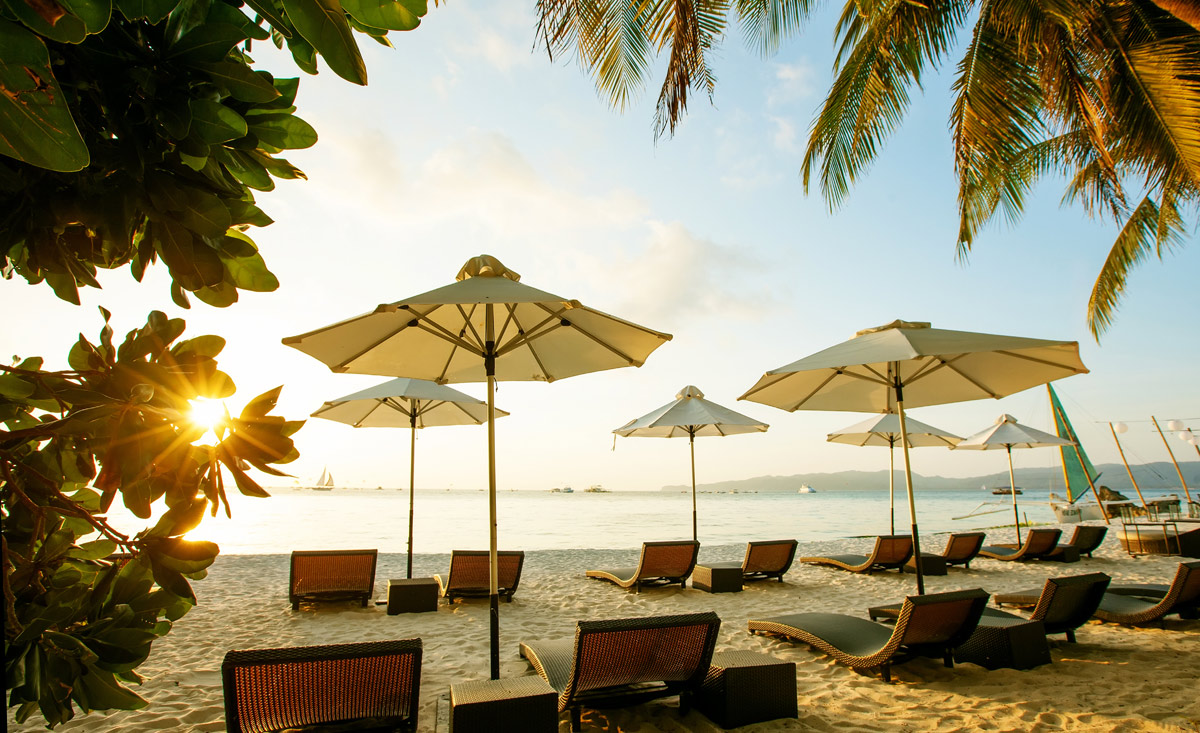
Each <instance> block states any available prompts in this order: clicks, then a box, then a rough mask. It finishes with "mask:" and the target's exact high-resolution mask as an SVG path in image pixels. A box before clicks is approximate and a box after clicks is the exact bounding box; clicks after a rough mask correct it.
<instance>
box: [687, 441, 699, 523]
mask: <svg viewBox="0 0 1200 733" xmlns="http://www.w3.org/2000/svg"><path fill="white" fill-rule="evenodd" d="M688 446H689V447H690V448H691V450H692V541H693V542H699V541H700V537H699V533H698V532H697V531H696V433H695V431H694V430H689V431H688Z"/></svg>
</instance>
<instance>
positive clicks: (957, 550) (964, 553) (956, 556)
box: [938, 532, 987, 570]
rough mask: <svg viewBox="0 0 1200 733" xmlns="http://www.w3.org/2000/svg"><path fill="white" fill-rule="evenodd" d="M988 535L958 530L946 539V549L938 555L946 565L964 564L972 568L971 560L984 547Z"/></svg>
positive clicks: (967, 567)
mask: <svg viewBox="0 0 1200 733" xmlns="http://www.w3.org/2000/svg"><path fill="white" fill-rule="evenodd" d="M985 537H987V535H986V534H984V533H983V532H956V533H955V534H952V535H950V539H948V540H946V550H945V551H944V552H943V553H942V554H941V555H939V556H938V557H940V558H942V561H943V562H945V563H946V565H962V566H963V567H964V568H966V569H967V570H970V569H971V561H972V560H974V559H975V557H976V556H977V555H979V551H980V550H981V549H983V540H984V538H985Z"/></svg>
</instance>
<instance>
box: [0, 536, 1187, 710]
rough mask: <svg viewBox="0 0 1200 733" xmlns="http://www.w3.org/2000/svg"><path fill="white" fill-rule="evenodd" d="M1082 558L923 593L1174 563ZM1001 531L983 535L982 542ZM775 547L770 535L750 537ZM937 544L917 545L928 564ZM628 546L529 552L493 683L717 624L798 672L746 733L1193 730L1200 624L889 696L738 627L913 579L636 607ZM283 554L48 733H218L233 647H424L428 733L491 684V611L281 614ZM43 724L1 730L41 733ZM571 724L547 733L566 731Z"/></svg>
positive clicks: (822, 574) (861, 543)
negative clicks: (638, 628) (662, 627)
mask: <svg viewBox="0 0 1200 733" xmlns="http://www.w3.org/2000/svg"><path fill="white" fill-rule="evenodd" d="M1111 535H1112V533H1111V532H1110V536H1109V538H1108V539H1106V541H1105V543H1104V545H1103V546H1102V547H1101V549H1100V550H1099V551H1098V552H1097V553H1096V557H1095V558H1094V559H1087V558H1084V559H1083V560H1081V561H1080V562H1079V563H1075V564H1072V565H1059V564H1057V563H1045V564H1039V563H1028V564H1013V563H1002V562H997V561H993V560H984V559H979V560H977V561H976V562H974V563H972V568H971V570H969V571H964V570H961V569H952V570H951V571H950V573H949V575H948V576H945V577H930V578H927V581H926V589H927V591H929V592H937V591H946V590H955V589H960V588H975V587H982V588H984V589H986V590H988V591H990V592H993V593H995V592H1003V591H1013V590H1020V589H1024V588H1030V587H1035V586H1036V587H1040V586H1041V584H1042V581H1043V580H1044V578H1045V577H1047V575H1052V576H1065V575H1076V574H1081V573H1086V572H1104V573H1107V574H1109V575H1110V576H1112V577H1113V580H1114V583H1116V582H1125V583H1132V582H1141V583H1146V582H1158V583H1166V582H1169V580H1170V578H1171V577H1172V576H1173V575H1174V572H1175V569H1176V567H1177V565H1178V563H1179V558H1176V557H1161V556H1155V557H1138V558H1131V557H1129V556H1128V555H1127V554H1126V553H1124V552H1123V551H1122V550H1121V548H1120V546H1119V545H1118V544H1117V542H1116V540H1115V539H1114V538H1113V537H1112V536H1111ZM1005 536H1006V535H1005V534H1004V533H1003V531H1002V530H995V532H994V533H993V534H992V539H994V540H996V541H1000V539H1001V538H1002V537H1005ZM761 539H773V538H761ZM944 544H945V539H944V536H938V535H934V536H930V537H928V538H926V539H924V540H923V545H925V546H927V547H932V548H935V549H937V550H940V549H941V548H942V547H944ZM868 549H869V540H865V539H854V540H838V541H833V542H821V543H801V546H800V550H799V553H798V555H812V554H819V553H830V552H865V551H867V550H868ZM742 552H743V548H738V547H729V546H727V547H721V548H703V547H702V548H701V554H700V559H701V562H704V561H710V562H711V561H720V560H740V559H741V555H742ZM636 555H637V552H636V551H635V550H620V551H616V550H603V551H541V552H531V553H528V554H527V558H526V562H525V569H524V573H523V576H522V580H521V585H520V588H519V590H518V592H517V594H516V597H515V598H514V600H513V602H512V603H508V604H501V649H502V658H501V673H502V676H505V677H509V676H522V675H529V674H533V672H532V670H531V668H530V666H529V665H528V663H526V662H525V660H523V659H521V658H520V657H519V655H518V652H517V645H518V642H520V641H526V640H536V639H548V638H559V637H569V636H571V635H572V634H573V633H574V627H575V622H576V621H577V620H580V619H595V618H622V617H633V616H651V615H661V614H670V613H684V612H693V611H706V610H712V611H715V612H716V613H717V614H718V615H719V616H720V617H721V620H722V625H721V632H720V640H719V642H718V646H717V649H718V650H719V651H720V650H753V651H760V652H765V653H767V654H770V655H773V656H775V657H777V658H780V659H784V660H789V661H794V662H795V663H796V666H797V677H796V694H797V696H798V700H799V719H793V720H776V721H771V722H766V723H759V724H755V725H751V726H747V727H745V728H743V729H741V730H746V731H756V732H771V731H793V730H796V731H798V730H815V731H832V730H838V731H960V730H962V731H965V730H991V731H1050V730H1071V731H1196V730H1197V729H1200V695H1197V689H1200V684H1198V682H1197V681H1198V680H1200V621H1196V620H1190V621H1189V620H1180V619H1179V618H1177V617H1171V618H1169V619H1168V620H1167V621H1166V622H1165V623H1163V624H1161V625H1156V626H1151V627H1147V628H1128V627H1122V626H1116V625H1112V624H1101V623H1100V622H1097V621H1091V622H1089V623H1087V624H1085V625H1084V626H1083V627H1082V628H1081V629H1080V630H1079V631H1078V643H1077V644H1068V643H1066V642H1065V641H1062V640H1061V637H1055V640H1052V641H1051V656H1052V658H1053V663H1052V664H1049V665H1044V666H1041V667H1037V668H1035V669H1031V670H1026V671H1016V670H1010V669H1001V670H996V671H988V670H986V669H984V668H982V667H979V666H976V665H973V664H959V665H956V666H955V667H954V668H953V669H946V668H944V667H943V666H942V663H941V661H940V660H935V659H917V660H914V661H911V662H908V663H906V664H902V665H899V666H896V667H894V668H893V672H892V675H893V680H894V681H893V683H892V684H886V683H884V682H883V681H882V680H881V679H880V678H879V675H878V674H873V675H868V674H859V673H856V672H854V671H851V670H850V669H848V668H846V667H844V666H841V665H838V664H837V663H835V662H834V661H833V660H832V659H831V658H830V657H827V656H825V655H824V654H821V653H819V652H816V651H814V650H813V649H811V648H809V647H808V646H806V645H803V644H791V643H788V642H786V641H782V640H778V639H772V638H769V637H763V636H753V635H751V634H749V633H748V632H747V631H746V621H747V619H749V618H752V617H767V616H773V615H779V614H785V613H796V612H802V611H829V612H837V613H846V614H853V615H856V616H861V617H865V616H866V609H867V607H868V606H872V605H878V604H880V603H884V602H896V601H899V600H901V599H902V597H903V596H904V595H906V594H911V593H914V592H915V590H914V588H915V584H914V579H913V576H911V575H900V574H898V573H894V572H889V573H882V574H880V573H877V574H875V575H871V576H866V575H856V574H853V573H848V572H843V571H839V570H835V569H830V568H821V567H813V566H805V565H800V564H796V565H794V566H793V567H792V569H791V571H790V572H789V573H788V574H787V576H786V582H784V583H777V582H773V581H769V582H758V583H753V584H747V586H746V588H745V590H744V591H743V592H741V593H725V594H709V593H705V592H702V591H699V590H696V589H694V588H692V587H689V588H687V589H686V590H681V589H679V588H678V587H674V588H671V589H655V590H647V591H643V592H642V593H641V594H634V593H631V592H627V591H625V590H622V589H620V588H618V587H616V586H614V585H612V584H610V583H605V582H602V581H596V580H590V579H587V578H585V577H584V574H583V573H584V570H586V569H588V568H593V567H614V566H618V567H619V566H629V565H633V564H634V563H635V562H636ZM403 568H404V557H403V556H401V555H385V556H381V557H380V559H379V569H378V572H377V580H376V590H377V596H382V595H383V593H384V589H385V588H386V585H387V579H388V578H390V577H403V575H404V571H403ZM447 568H448V560H447V559H446V556H424V557H422V558H420V561H419V562H418V564H417V570H418V571H419V572H418V574H432V573H433V572H442V573H444V572H445V571H446V569H447ZM287 578H288V559H287V556H285V555H243V556H226V557H221V558H219V559H218V561H217V562H216V564H215V565H214V566H213V568H212V570H211V573H210V575H209V577H208V578H207V579H206V580H204V581H201V582H198V583H197V584H196V591H197V595H198V596H199V598H200V600H201V605H199V606H197V607H196V608H195V609H194V610H193V611H192V612H191V613H189V614H188V615H187V616H186V617H184V618H183V619H182V620H180V621H179V622H178V624H177V625H176V628H175V630H174V631H173V632H172V633H171V634H169V635H168V636H167V637H166V638H164V639H162V640H160V641H158V642H156V644H155V646H154V651H153V653H152V654H151V656H150V659H149V660H148V661H147V663H146V664H145V665H144V666H143V667H142V668H141V669H140V670H139V672H141V673H142V674H143V675H145V676H146V677H147V681H146V683H145V684H144V685H142V686H141V688H140V690H139V692H140V693H141V694H142V695H143V696H145V697H146V698H147V699H148V700H149V701H150V703H151V704H150V706H149V707H148V708H146V709H145V710H141V711H135V712H130V713H116V714H112V715H107V716H104V715H91V716H83V717H78V718H76V719H75V720H74V721H72V722H70V723H68V724H66V725H64V726H62V727H61V728H60V729H61V730H66V731H76V730H121V731H164V730H168V731H220V730H224V729H225V723H224V708H223V700H222V690H221V678H220V665H221V660H222V657H223V656H224V654H225V652H226V651H227V650H229V649H250V648H263V647H280V646H301V645H314V644H328V643H336V642H351V641H367V640H379V639H399V638H409V637H420V638H421V639H422V640H423V641H424V663H423V667H422V676H421V709H420V730H421V731H422V732H424V731H433V730H434V724H435V718H436V707H437V700H438V697H439V696H441V695H443V694H444V693H446V692H447V691H448V689H449V686H450V685H451V684H454V683H457V682H464V681H468V680H476V679H486V677H487V674H488V632H487V628H488V613H487V601H486V600H479V601H465V602H459V603H457V604H455V605H454V606H446V605H442V606H441V607H440V608H439V610H438V612H437V613H424V614H402V615H397V616H388V615H387V614H386V612H385V609H384V607H383V606H372V607H369V608H359V607H358V606H357V605H354V604H333V605H326V606H321V607H316V608H312V609H308V608H304V609H302V610H300V611H292V609H291V606H290V605H289V604H288V602H287V597H286V590H287V588H286V586H287ZM583 721H584V729H585V730H590V731H623V732H629V733H647V732H649V731H672V732H678V733H683V732H689V733H690V732H695V733H701V732H704V733H707V732H709V731H715V730H719V728H718V727H717V726H716V725H715V724H713V723H712V722H710V721H709V720H708V719H707V718H705V717H704V716H703V715H702V714H700V713H699V712H697V711H691V712H689V713H688V714H687V715H686V716H682V717H681V716H680V715H679V712H678V705H677V700H676V699H673V698H668V699H666V700H663V701H659V702H657V703H650V704H647V705H642V706H639V707H634V708H626V709H619V710H607V711H591V710H586V711H585V712H584V715H583ZM42 725H43V724H42V723H41V719H40V716H35V717H34V718H31V719H30V720H29V721H27V722H26V723H25V724H24V725H21V726H17V725H15V724H14V723H13V722H12V719H11V717H10V718H9V730H14V731H18V730H20V731H32V730H39V729H42ZM569 727H570V726H569V724H568V722H567V716H566V715H563V716H562V717H561V719H560V730H561V731H567V730H569Z"/></svg>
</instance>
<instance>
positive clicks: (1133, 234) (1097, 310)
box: [1087, 196, 1183, 340]
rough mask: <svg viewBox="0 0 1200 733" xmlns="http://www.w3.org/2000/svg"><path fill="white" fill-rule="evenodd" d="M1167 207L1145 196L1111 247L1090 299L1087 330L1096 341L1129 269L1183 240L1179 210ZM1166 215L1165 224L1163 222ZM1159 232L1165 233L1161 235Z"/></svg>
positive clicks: (1109, 322) (1109, 319)
mask: <svg viewBox="0 0 1200 733" xmlns="http://www.w3.org/2000/svg"><path fill="white" fill-rule="evenodd" d="M1164 209H1169V210H1167V211H1160V209H1159V206H1158V205H1157V204H1156V203H1155V202H1154V200H1153V199H1151V198H1150V197H1149V196H1147V197H1146V198H1144V199H1142V201H1141V203H1139V204H1138V205H1137V207H1135V208H1134V210H1133V212H1132V213H1131V214H1130V216H1129V219H1128V221H1126V222H1125V226H1124V227H1122V228H1121V233H1120V234H1119V235H1118V236H1117V241H1116V242H1114V243H1113V246H1112V249H1110V250H1109V252H1108V257H1107V259H1105V261H1104V266H1103V267H1102V268H1101V270H1100V275H1099V277H1097V278H1096V284H1095V285H1094V286H1093V287H1092V294H1091V297H1090V298H1089V299H1088V309H1087V324H1088V330H1090V331H1091V332H1092V336H1094V337H1095V338H1096V340H1099V339H1100V336H1101V335H1102V334H1103V333H1104V332H1105V331H1106V330H1108V328H1109V326H1111V325H1112V320H1113V316H1114V315H1115V314H1116V312H1117V307H1118V305H1119V304H1120V301H1121V298H1122V297H1123V296H1124V293H1125V285H1126V281H1127V278H1128V275H1129V273H1130V271H1131V270H1133V269H1134V268H1135V267H1136V266H1137V265H1139V264H1141V263H1142V262H1143V261H1144V260H1145V259H1146V258H1147V257H1149V256H1150V254H1151V253H1153V252H1157V253H1158V255H1159V256H1160V257H1161V256H1162V252H1163V249H1164V248H1170V247H1174V246H1176V245H1177V244H1179V243H1180V241H1181V240H1182V235H1183V230H1182V227H1181V221H1180V219H1179V212H1178V211H1177V210H1176V209H1175V207H1174V205H1170V206H1168V207H1164ZM1164 216H1165V217H1166V224H1165V226H1163V225H1161V222H1160V220H1161V219H1162V218H1163V217H1164ZM1160 231H1162V233H1163V235H1160Z"/></svg>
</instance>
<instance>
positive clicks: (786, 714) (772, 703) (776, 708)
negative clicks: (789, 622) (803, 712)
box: [695, 651, 798, 728]
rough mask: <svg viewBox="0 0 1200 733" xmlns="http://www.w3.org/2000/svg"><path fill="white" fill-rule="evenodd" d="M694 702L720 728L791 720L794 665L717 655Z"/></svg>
mask: <svg viewBox="0 0 1200 733" xmlns="http://www.w3.org/2000/svg"><path fill="white" fill-rule="evenodd" d="M695 701H696V707H697V709H699V710H700V711H701V712H702V713H704V714H705V715H707V716H708V717H709V718H710V719H712V720H713V721H714V722H716V723H717V724H718V725H720V726H721V727H723V728H736V727H740V726H743V725H750V724H751V723H761V722H763V721H767V720H776V719H778V718H794V717H796V714H797V712H798V708H797V702H796V664H795V663H794V662H784V661H782V660H779V659H774V658H773V657H770V656H767V655H765V654H759V653H757V652H748V651H733V652H717V653H716V654H713V658H712V665H711V666H710V667H709V671H708V674H707V675H706V676H705V678H704V682H703V684H702V685H701V687H700V691H699V692H698V693H697V694H696V698H695Z"/></svg>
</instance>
